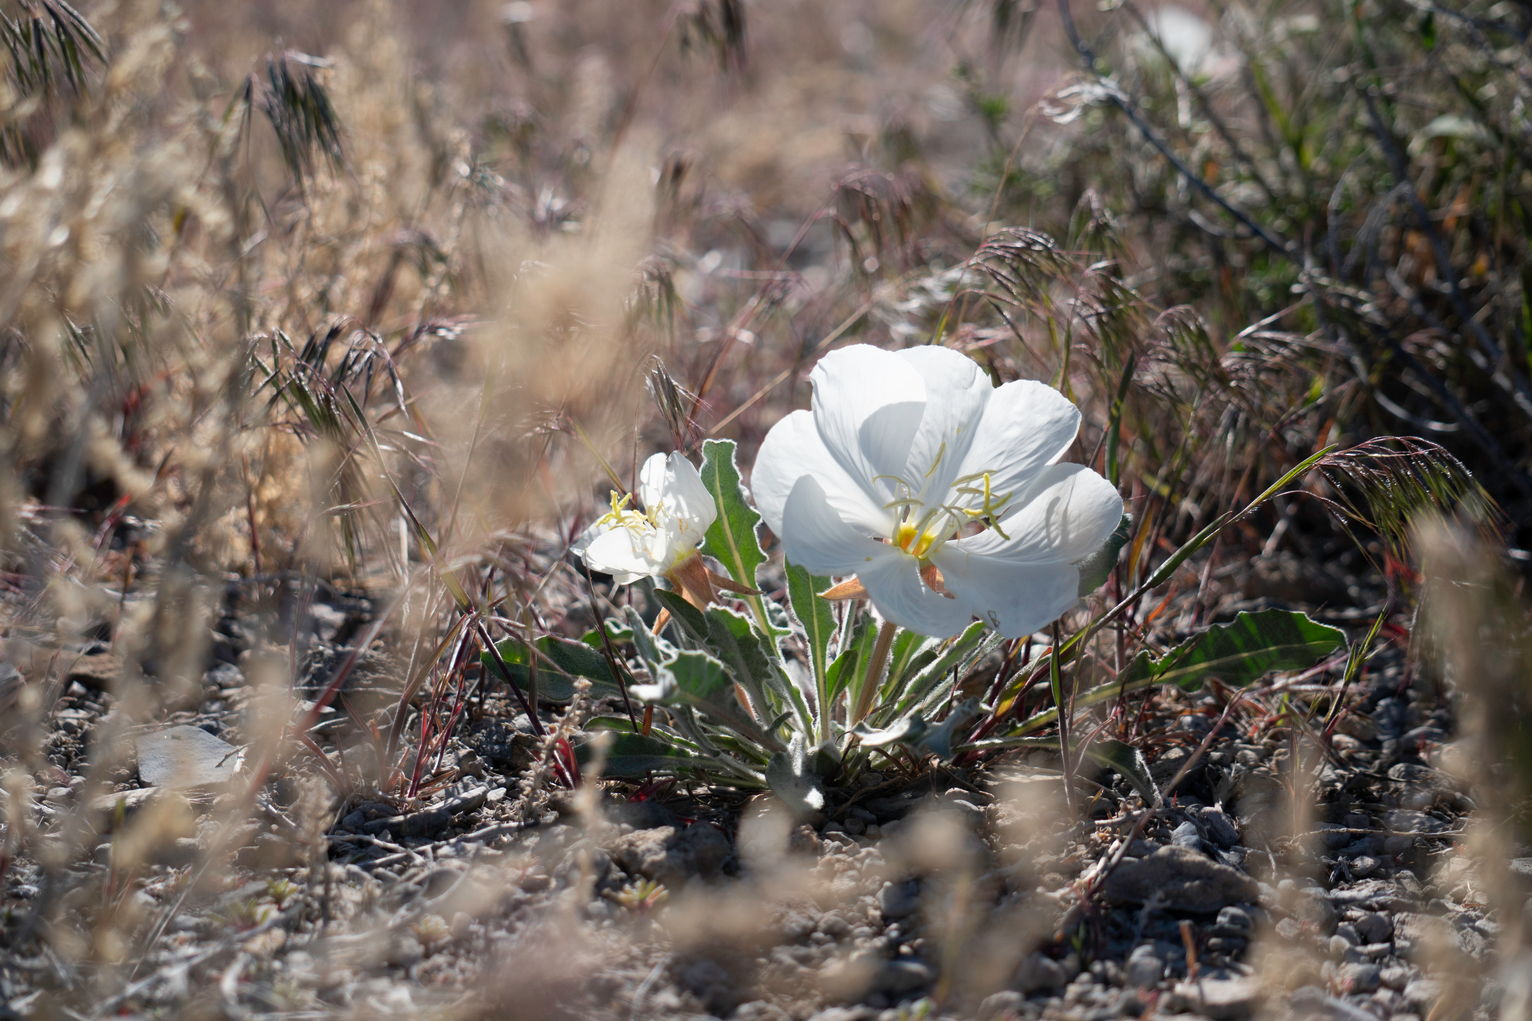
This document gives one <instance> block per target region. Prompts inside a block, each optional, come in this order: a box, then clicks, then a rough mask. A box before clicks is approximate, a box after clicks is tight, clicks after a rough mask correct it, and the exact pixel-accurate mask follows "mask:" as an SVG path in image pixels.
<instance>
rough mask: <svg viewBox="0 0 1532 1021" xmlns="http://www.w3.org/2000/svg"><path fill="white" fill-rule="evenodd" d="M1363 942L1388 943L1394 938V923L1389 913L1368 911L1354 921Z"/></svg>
mask: <svg viewBox="0 0 1532 1021" xmlns="http://www.w3.org/2000/svg"><path fill="white" fill-rule="evenodd" d="M1354 924H1355V926H1356V929H1355V931H1356V932H1357V934H1358V935H1360V936H1361V937H1362V939H1361V941H1362V942H1363V943H1387V942H1389V941H1390V940H1392V939H1393V938H1394V923H1393V920H1392V919H1390V918H1389V917H1388V916H1387V915H1385V914H1383V913H1381V912H1378V911H1368V912H1367V913H1365V914H1363V915H1362V917H1360V918H1358V919H1357V920H1356V922H1355V923H1354Z"/></svg>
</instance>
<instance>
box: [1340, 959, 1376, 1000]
mask: <svg viewBox="0 0 1532 1021" xmlns="http://www.w3.org/2000/svg"><path fill="white" fill-rule="evenodd" d="M1382 981H1383V972H1382V970H1381V969H1379V967H1378V966H1377V965H1376V964H1347V965H1344V966H1342V967H1341V970H1340V985H1341V988H1342V989H1345V990H1346V991H1347V992H1352V993H1370V992H1373V991H1375V990H1376V989H1377V988H1378V986H1379V985H1381V984H1382Z"/></svg>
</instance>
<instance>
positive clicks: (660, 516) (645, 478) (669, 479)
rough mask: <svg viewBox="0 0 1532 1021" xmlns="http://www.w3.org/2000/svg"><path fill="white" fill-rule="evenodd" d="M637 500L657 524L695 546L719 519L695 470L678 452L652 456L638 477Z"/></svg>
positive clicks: (716, 509) (684, 456)
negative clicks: (714, 520)
mask: <svg viewBox="0 0 1532 1021" xmlns="http://www.w3.org/2000/svg"><path fill="white" fill-rule="evenodd" d="M638 498H639V500H640V501H642V503H643V505H644V510H645V511H646V512H647V513H649V514H650V515H651V516H652V518H653V520H654V521H655V522H656V524H657V525H658V526H659V527H660V528H661V529H662V530H663V531H665V532H667V533H669V534H670V535H672V536H676V537H679V538H681V539H682V540H684V541H686V542H689V543H691V544H692V545H696V544H697V543H699V542H701V541H702V536H703V535H704V534H706V532H707V530H708V526H709V525H711V524H712V523H713V519H714V518H716V517H717V516H718V508H717V506H716V505H715V504H714V503H713V495H712V494H711V493H709V492H708V491H707V486H705V485H703V483H702V476H701V475H699V474H698V473H697V469H696V467H694V466H693V465H692V463H691V462H690V461H688V460H687V459H686V455H685V454H682V453H680V452H679V451H677V452H675V453H671V454H655V455H653V456H652V457H650V458H649V459H648V460H647V461H645V462H644V466H643V467H642V468H641V469H639V473H638Z"/></svg>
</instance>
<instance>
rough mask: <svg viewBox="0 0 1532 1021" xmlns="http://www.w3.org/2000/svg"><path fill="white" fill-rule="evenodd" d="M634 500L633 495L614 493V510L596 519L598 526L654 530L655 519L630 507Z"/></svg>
mask: <svg viewBox="0 0 1532 1021" xmlns="http://www.w3.org/2000/svg"><path fill="white" fill-rule="evenodd" d="M632 499H633V494H632V493H621V494H619V493H618V492H617V491H616V490H613V491H612V509H611V510H609V511H607V512H606V513H605V514H603V515H601V516H600V517H599V518H597V519H596V524H598V525H611V526H612V527H613V528H652V527H654V519H653V517H652V516H650V515H647V514H642V513H640V512H638V511H636V510H634V509H633V508H631V507H629V506H628V503H629V502H630V501H631V500H632Z"/></svg>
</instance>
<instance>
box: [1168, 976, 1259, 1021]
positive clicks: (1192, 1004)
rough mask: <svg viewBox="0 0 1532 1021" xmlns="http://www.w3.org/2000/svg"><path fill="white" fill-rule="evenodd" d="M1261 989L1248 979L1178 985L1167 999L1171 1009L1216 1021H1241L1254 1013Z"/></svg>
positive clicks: (1213, 979) (1252, 979)
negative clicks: (1237, 1020) (1224, 1020)
mask: <svg viewBox="0 0 1532 1021" xmlns="http://www.w3.org/2000/svg"><path fill="white" fill-rule="evenodd" d="M1259 995H1260V985H1259V984H1258V983H1257V982H1256V980H1255V979H1254V978H1253V977H1251V976H1248V975H1237V976H1233V977H1230V978H1205V979H1199V980H1198V981H1196V982H1178V983H1176V988H1175V990H1174V992H1172V994H1171V995H1170V997H1169V1000H1170V1006H1171V1009H1175V1010H1191V1011H1196V1012H1198V1013H1200V1014H1204V1015H1206V1016H1207V1017H1210V1018H1213V1019H1214V1021H1218V1019H1220V1018H1243V1017H1246V1016H1248V1015H1249V1014H1250V1012H1251V1011H1252V1010H1253V1009H1254V1007H1255V1004H1256V1000H1257V999H1258V997H1259Z"/></svg>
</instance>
